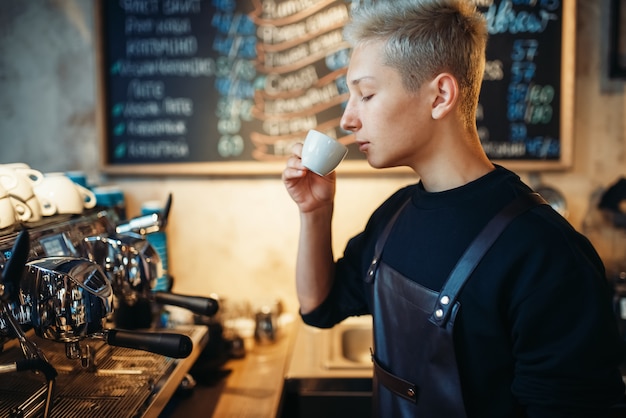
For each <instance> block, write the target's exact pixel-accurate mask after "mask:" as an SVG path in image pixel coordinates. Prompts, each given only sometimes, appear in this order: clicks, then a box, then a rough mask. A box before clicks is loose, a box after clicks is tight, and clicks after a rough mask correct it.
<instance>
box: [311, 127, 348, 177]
mask: <svg viewBox="0 0 626 418" xmlns="http://www.w3.org/2000/svg"><path fill="white" fill-rule="evenodd" d="M347 154H348V148H347V147H346V146H345V145H343V144H342V143H340V142H339V141H337V140H336V139H334V138H331V137H330V136H328V135H326V134H323V133H321V132H319V131H315V130H310V131H309V133H308V134H307V136H306V139H305V140H304V146H303V147H302V165H304V166H305V167H306V168H307V169H309V170H311V171H312V172H314V173H315V174H319V175H320V176H326V175H328V174H330V173H332V172H333V170H334V169H335V168H337V166H338V165H339V163H340V162H342V161H343V159H344V158H345V157H346V155H347Z"/></svg>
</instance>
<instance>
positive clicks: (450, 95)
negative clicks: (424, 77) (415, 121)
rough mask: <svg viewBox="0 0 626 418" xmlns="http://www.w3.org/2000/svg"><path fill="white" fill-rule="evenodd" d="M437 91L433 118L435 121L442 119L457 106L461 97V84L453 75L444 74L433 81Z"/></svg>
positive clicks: (432, 110) (433, 106) (432, 112)
mask: <svg viewBox="0 0 626 418" xmlns="http://www.w3.org/2000/svg"><path fill="white" fill-rule="evenodd" d="M432 83H433V84H432V85H433V87H434V88H435V89H436V90H435V100H434V101H433V105H432V109H431V116H432V118H433V119H441V118H443V117H444V116H445V115H447V114H448V113H449V112H450V111H451V110H452V108H453V107H454V106H455V104H456V102H457V99H458V96H459V84H458V83H457V81H456V78H455V77H453V76H452V75H451V74H448V73H442V74H439V75H438V76H437V77H435V78H434V79H433V81H432Z"/></svg>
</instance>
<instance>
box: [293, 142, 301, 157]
mask: <svg viewBox="0 0 626 418" xmlns="http://www.w3.org/2000/svg"><path fill="white" fill-rule="evenodd" d="M302 147H303V145H302V143H300V142H296V143H295V144H294V145H293V147H291V152H292V153H293V154H294V155H296V156H298V157H302Z"/></svg>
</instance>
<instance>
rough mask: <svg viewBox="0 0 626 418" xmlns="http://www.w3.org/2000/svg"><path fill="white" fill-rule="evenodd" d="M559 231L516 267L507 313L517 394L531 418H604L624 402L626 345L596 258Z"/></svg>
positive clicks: (584, 242) (539, 243) (582, 240)
mask: <svg viewBox="0 0 626 418" xmlns="http://www.w3.org/2000/svg"><path fill="white" fill-rule="evenodd" d="M562 231H563V230H562V229H561V233H554V230H552V231H547V232H548V233H544V234H541V235H540V239H539V240H536V241H535V244H534V245H536V246H538V247H540V248H539V250H538V251H531V252H529V255H528V257H527V258H526V259H525V262H524V264H523V265H522V266H520V267H519V269H520V270H519V275H518V280H517V281H516V285H515V289H514V291H513V295H514V296H513V298H512V303H511V305H510V307H509V318H510V320H511V341H512V344H513V357H514V359H515V363H514V368H515V370H514V380H513V383H512V392H513V395H514V396H515V397H516V398H517V399H518V401H519V402H520V404H521V405H522V406H523V407H525V409H526V413H527V416H528V417H530V418H548V417H549V418H555V417H589V418H591V417H594V418H596V417H602V416H605V414H606V413H607V410H608V407H609V406H610V405H612V404H614V403H616V402H617V401H618V400H620V399H621V398H622V397H623V396H624V384H623V382H622V379H621V375H620V373H619V369H618V366H619V364H620V362H621V360H622V359H623V355H624V344H623V341H622V339H621V338H620V336H619V333H618V331H617V330H618V328H617V325H616V322H615V316H614V314H613V311H612V308H611V306H612V304H611V292H610V288H609V286H608V282H607V280H606V278H605V275H604V268H603V266H602V263H601V261H600V259H599V257H598V256H597V254H596V252H595V250H594V249H593V248H592V247H591V245H590V244H589V242H588V241H587V240H586V239H585V238H584V237H582V236H581V235H579V234H577V233H571V235H570V234H568V235H564V234H563V232H562ZM544 232H546V231H544Z"/></svg>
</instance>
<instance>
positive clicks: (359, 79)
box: [350, 75, 374, 86]
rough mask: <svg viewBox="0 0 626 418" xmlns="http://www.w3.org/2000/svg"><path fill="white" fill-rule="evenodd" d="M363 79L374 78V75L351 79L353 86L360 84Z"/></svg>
mask: <svg viewBox="0 0 626 418" xmlns="http://www.w3.org/2000/svg"><path fill="white" fill-rule="evenodd" d="M363 80H374V77H372V76H369V75H366V76H363V77H360V78H355V79H354V80H351V81H350V84H352V85H353V86H358V85H359V84H360V83H361V81H363Z"/></svg>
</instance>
